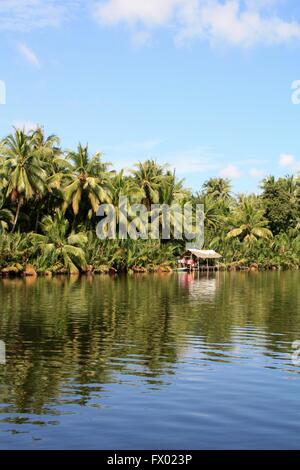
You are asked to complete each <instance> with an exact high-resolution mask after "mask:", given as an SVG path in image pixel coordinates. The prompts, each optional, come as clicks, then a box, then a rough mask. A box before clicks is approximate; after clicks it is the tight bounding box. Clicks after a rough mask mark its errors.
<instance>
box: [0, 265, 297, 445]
mask: <svg viewBox="0 0 300 470" xmlns="http://www.w3.org/2000/svg"><path fill="white" fill-rule="evenodd" d="M299 284H300V273H299V272H281V273H280V272H270V273H217V274H210V275H206V274H204V275H200V274H186V273H180V274H178V275H176V274H171V275H169V274H161V275H136V276H124V277H115V278H111V277H107V276H97V277H94V278H87V277H84V278H71V279H68V278H55V279H31V278H28V279H16V280H6V279H2V280H0V300H1V304H0V340H3V341H5V343H6V348H7V363H6V365H0V449H24V448H26V449H114V448H118V449H168V448H169V449H176V448H177V449H178V448H179V449H180V448H181V449H232V448H235V449H236V448H239V449H247V448H250V449H261V448H267V449H276V448H280V449H288V448H289V449H300V380H299V378H300V375H299V372H300V366H298V365H297V364H296V363H293V362H292V359H291V353H292V352H293V349H292V343H293V341H296V340H299V341H300V290H299Z"/></svg>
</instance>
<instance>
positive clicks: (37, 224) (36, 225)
mask: <svg viewBox="0 0 300 470" xmlns="http://www.w3.org/2000/svg"><path fill="white" fill-rule="evenodd" d="M39 218H40V206H39V205H38V208H37V215H36V221H35V233H37V231H38V226H39Z"/></svg>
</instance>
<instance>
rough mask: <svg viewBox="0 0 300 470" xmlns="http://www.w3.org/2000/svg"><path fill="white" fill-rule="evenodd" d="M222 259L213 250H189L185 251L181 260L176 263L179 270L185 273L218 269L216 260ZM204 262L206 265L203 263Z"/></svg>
mask: <svg viewBox="0 0 300 470" xmlns="http://www.w3.org/2000/svg"><path fill="white" fill-rule="evenodd" d="M220 258H222V255H220V254H219V253H217V252H216V251H215V250H198V249H196V248H191V249H190V250H187V251H186V252H185V253H184V255H183V257H182V259H180V260H179V261H178V263H179V266H180V269H182V270H186V271H202V270H203V271H206V270H207V271H208V270H210V269H212V270H215V269H219V264H218V262H216V260H219V259H220ZM205 261H206V263H205Z"/></svg>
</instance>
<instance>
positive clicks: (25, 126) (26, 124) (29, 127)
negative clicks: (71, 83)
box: [13, 121, 38, 132]
mask: <svg viewBox="0 0 300 470" xmlns="http://www.w3.org/2000/svg"><path fill="white" fill-rule="evenodd" d="M13 126H14V127H16V128H17V129H21V130H22V131H24V132H29V131H34V130H35V129H36V128H37V127H38V125H37V124H36V123H34V122H31V121H15V122H14V123H13Z"/></svg>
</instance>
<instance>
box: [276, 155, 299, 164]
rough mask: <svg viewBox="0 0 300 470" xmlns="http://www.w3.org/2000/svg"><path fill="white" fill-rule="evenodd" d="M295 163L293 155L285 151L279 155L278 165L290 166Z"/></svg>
mask: <svg viewBox="0 0 300 470" xmlns="http://www.w3.org/2000/svg"><path fill="white" fill-rule="evenodd" d="M294 164H295V157H294V155H289V154H287V153H282V154H281V155H280V157H279V165H280V166H282V167H291V166H293V165H294Z"/></svg>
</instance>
